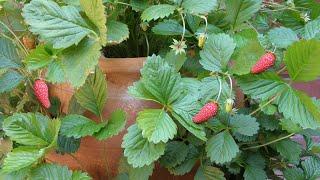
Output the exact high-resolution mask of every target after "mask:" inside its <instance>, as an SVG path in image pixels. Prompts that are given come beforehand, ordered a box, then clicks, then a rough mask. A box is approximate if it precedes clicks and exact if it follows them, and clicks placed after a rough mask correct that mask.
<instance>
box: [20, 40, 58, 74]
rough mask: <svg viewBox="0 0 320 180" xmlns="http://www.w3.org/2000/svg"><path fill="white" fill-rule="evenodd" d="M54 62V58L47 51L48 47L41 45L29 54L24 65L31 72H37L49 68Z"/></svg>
mask: <svg viewBox="0 0 320 180" xmlns="http://www.w3.org/2000/svg"><path fill="white" fill-rule="evenodd" d="M53 60H54V59H53V56H52V55H51V54H50V53H49V52H48V51H47V48H46V45H39V46H37V48H36V49H34V50H32V51H31V52H30V54H28V56H27V57H26V58H25V60H24V63H26V65H27V68H28V69H29V70H35V69H39V68H43V67H45V66H47V65H48V64H50V63H51V62H52V61H53Z"/></svg>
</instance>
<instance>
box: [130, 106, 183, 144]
mask: <svg viewBox="0 0 320 180" xmlns="http://www.w3.org/2000/svg"><path fill="white" fill-rule="evenodd" d="M136 121H137V125H138V127H139V129H141V130H142V136H143V137H144V138H147V139H148V141H149V142H152V143H154V144H157V143H159V142H164V143H166V142H167V141H168V140H169V139H173V137H174V135H176V134H177V125H176V124H175V123H174V121H173V120H172V119H171V117H170V116H169V115H168V114H167V113H166V112H165V111H164V110H161V109H145V110H143V111H141V112H139V113H138V117H137V120H136Z"/></svg>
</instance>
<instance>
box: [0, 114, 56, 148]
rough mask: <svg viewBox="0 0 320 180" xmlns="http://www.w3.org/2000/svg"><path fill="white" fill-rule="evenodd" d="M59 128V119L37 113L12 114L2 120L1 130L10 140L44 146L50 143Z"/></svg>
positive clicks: (27, 144)
mask: <svg viewBox="0 0 320 180" xmlns="http://www.w3.org/2000/svg"><path fill="white" fill-rule="evenodd" d="M59 129H60V121H59V120H50V119H49V118H48V117H46V116H43V115H41V114H39V113H36V114H34V113H20V114H14V115H12V116H10V117H8V118H6V119H5V120H4V123H3V130H4V131H5V133H6V135H7V136H9V137H10V139H11V140H13V141H15V142H17V143H19V144H22V145H26V146H38V147H45V146H48V145H50V144H52V143H53V142H54V141H55V138H56V137H57V134H58V131H59Z"/></svg>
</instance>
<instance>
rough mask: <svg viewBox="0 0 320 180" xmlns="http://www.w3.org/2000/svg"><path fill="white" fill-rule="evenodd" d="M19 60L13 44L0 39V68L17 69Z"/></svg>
mask: <svg viewBox="0 0 320 180" xmlns="http://www.w3.org/2000/svg"><path fill="white" fill-rule="evenodd" d="M18 67H20V58H19V56H18V53H17V50H16V48H15V46H14V44H13V43H12V42H11V41H10V40H8V39H5V38H0V68H18Z"/></svg>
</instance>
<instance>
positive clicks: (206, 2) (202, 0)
mask: <svg viewBox="0 0 320 180" xmlns="http://www.w3.org/2000/svg"><path fill="white" fill-rule="evenodd" d="M182 7H183V8H184V9H185V11H186V12H188V13H190V14H207V13H209V12H211V11H213V10H215V9H216V8H217V7H218V1H217V0H184V1H183V3H182Z"/></svg>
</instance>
